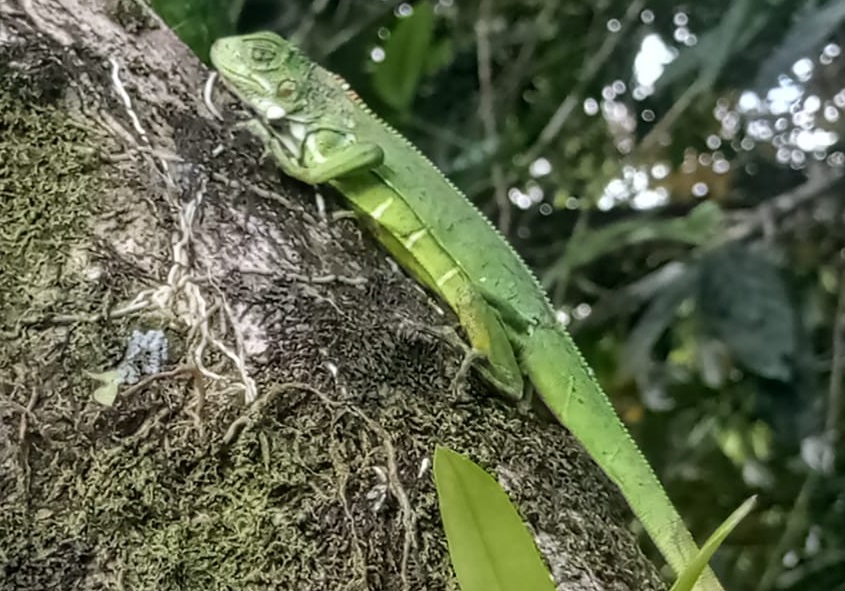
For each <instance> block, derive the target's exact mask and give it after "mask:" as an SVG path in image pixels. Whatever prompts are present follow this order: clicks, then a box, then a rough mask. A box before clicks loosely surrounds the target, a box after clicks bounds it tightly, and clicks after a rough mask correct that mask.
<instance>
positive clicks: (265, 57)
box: [249, 47, 275, 62]
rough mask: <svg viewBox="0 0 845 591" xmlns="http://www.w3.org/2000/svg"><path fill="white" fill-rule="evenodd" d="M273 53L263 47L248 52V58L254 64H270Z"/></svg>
mask: <svg viewBox="0 0 845 591" xmlns="http://www.w3.org/2000/svg"><path fill="white" fill-rule="evenodd" d="M274 55H275V53H274V52H273V51H272V50H270V49H266V48H264V47H253V48H252V49H251V50H250V52H249V57H250V58H252V60H253V61H256V62H270V61H273V57H274Z"/></svg>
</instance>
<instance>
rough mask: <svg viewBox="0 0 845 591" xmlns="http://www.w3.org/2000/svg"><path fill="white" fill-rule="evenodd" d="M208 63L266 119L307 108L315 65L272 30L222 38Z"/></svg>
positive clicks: (212, 47)
mask: <svg viewBox="0 0 845 591" xmlns="http://www.w3.org/2000/svg"><path fill="white" fill-rule="evenodd" d="M211 62H212V64H214V67H215V68H217V70H218V72H219V73H220V76H221V78H222V79H223V82H224V83H225V84H226V86H227V87H228V88H229V89H230V90H231V91H232V92H233V93H234V94H235V95H237V97H238V98H240V99H241V100H242V101H244V102H245V103H246V104H248V105H249V106H250V107H251V108H252V109H254V110H255V111H256V112H257V113H258V114H259V115H260V116H262V117H263V118H264V119H266V120H268V121H276V120H280V119H283V118H286V117H289V116H290V115H292V114H295V113H297V112H299V111H301V110H303V109H305V108H306V107H307V98H308V85H309V79H310V76H311V74H312V70H313V68H314V64H313V62H311V61H310V60H309V59H308V58H307V57H306V56H305V55H303V54H302V53H301V52H300V51H299V50H298V49H297V48H296V47H294V46H293V45H291V44H290V43H288V42H287V41H285V40H284V39H282V38H281V37H279V36H278V35H276V34H275V33H269V32H261V33H252V34H249V35H238V36H235V37H222V38H220V39H218V40H217V41H215V42H214V44H213V45H212V46H211Z"/></svg>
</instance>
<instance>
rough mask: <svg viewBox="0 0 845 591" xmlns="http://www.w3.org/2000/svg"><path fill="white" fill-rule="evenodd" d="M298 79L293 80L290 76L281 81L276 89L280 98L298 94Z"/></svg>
mask: <svg viewBox="0 0 845 591" xmlns="http://www.w3.org/2000/svg"><path fill="white" fill-rule="evenodd" d="M296 90H297V86H296V81H295V80H291V79H290V78H285V79H284V80H282V81H281V82H279V87H278V88H277V89H276V94H277V95H278V96H279V98H291V97H292V96H294V95H296Z"/></svg>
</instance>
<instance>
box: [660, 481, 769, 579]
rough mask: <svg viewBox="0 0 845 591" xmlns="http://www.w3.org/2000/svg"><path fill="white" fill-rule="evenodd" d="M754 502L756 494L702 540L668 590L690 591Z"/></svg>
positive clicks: (752, 506)
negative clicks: (702, 543) (701, 544)
mask: <svg viewBox="0 0 845 591" xmlns="http://www.w3.org/2000/svg"><path fill="white" fill-rule="evenodd" d="M756 502H757V496H756V495H755V496H753V497H751V498H749V499H747V500H746V501H745V502H744V503H743V504H742V505H740V506H739V508H737V509H736V511H734V512H733V513H731V514H730V516H729V517H728V518H727V519H726V520H725V521H724V523H722V525H720V526H719V527H718V528H716V531H714V532H713V534H712V535H711V536H710V537H709V538H707V541H706V542H704V545H703V546H702V547H701V550H700V551H699V553H698V554H697V555H696V556H695V558H693V559H692V562H690V563H689V564H688V565H687V567H686V568H685V569H684V572H682V573H681V574H680V576H679V577H678V580H677V581H675V584H674V585H672V589H670V591H690V590H691V589H692V588H693V585H695V582H696V581H697V580H698V577H700V576H701V572H702V571H703V570H704V568H705V567H706V566H707V563H708V562H710V558H711V557H712V556H713V553H714V552H716V550H717V549H718V548H719V546H721V545H722V542H724V541H725V538H727V537H728V535H730V533H731V532H732V531H733V530H734V528H735V527H736V526H737V525H739V522H740V521H742V520H743V519H744V518H745V516H746V515H748V514H749V513H750V512H751V510H752V509H753V508H754V504H755V503H756Z"/></svg>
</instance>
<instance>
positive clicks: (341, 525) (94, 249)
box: [0, 0, 663, 591]
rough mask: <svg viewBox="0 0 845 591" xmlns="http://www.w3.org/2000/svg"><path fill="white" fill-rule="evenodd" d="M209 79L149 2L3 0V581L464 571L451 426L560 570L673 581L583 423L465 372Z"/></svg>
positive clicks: (172, 586)
mask: <svg viewBox="0 0 845 591" xmlns="http://www.w3.org/2000/svg"><path fill="white" fill-rule="evenodd" d="M207 76H208V71H207V69H206V68H205V67H204V66H203V65H202V64H201V63H200V62H199V61H198V60H197V59H196V57H195V56H194V55H193V54H191V53H190V52H189V50H188V49H187V48H186V47H185V46H184V45H183V44H182V43H181V42H180V41H179V40H178V39H177V38H176V37H175V35H174V34H173V33H172V32H171V31H170V30H168V29H167V28H166V27H164V26H163V25H162V24H161V23H160V22H159V21H158V20H157V18H156V17H154V16H151V15H150V14H147V13H145V12H144V11H143V10H141V9H139V8H138V7H137V6H136V5H134V4H133V3H131V2H106V1H104V0H100V1H91V2H88V1H85V2H83V1H81V0H77V1H74V0H28V1H25V0H20V1H18V2H15V1H11V0H2V1H0V311H2V315H0V339H2V341H0V589H3V590H7V589H8V590H21V591H23V590H27V591H29V590H33V591H35V590H39V591H40V590H42V589H74V590H75V589H81V590H82V589H84V590H93V589H143V590H174V591H175V590H180V591H181V590H198V589H202V590H204V591H211V590H217V589H221V590H222V589H243V590H252V589H256V590H257V589H290V590H306V589H307V590H321V589H327V590H336V589H349V590H364V589H368V590H371V591H376V590H393V589H399V590H423V589H457V584H456V582H455V580H454V577H453V575H452V571H451V567H450V564H449V558H448V552H447V546H446V542H445V539H444V535H443V533H442V528H441V524H440V522H439V515H438V512H437V504H436V497H435V494H434V485H433V481H432V473H431V469H430V458H431V456H432V452H433V450H434V446H435V444H443V445H448V446H450V447H452V448H453V449H455V450H457V451H459V452H462V453H466V454H468V455H469V456H470V457H471V458H473V459H474V460H476V461H478V462H479V463H481V464H482V465H483V466H484V467H485V468H486V469H488V470H490V471H491V472H492V473H493V474H495V475H496V476H497V478H498V480H499V481H500V482H501V483H502V484H503V485H504V486H505V488H506V490H507V491H508V492H509V494H510V495H511V498H512V499H513V500H514V501H515V503H516V504H517V506H518V507H519V509H520V511H521V513H522V515H523V517H524V518H525V520H526V521H527V523H528V524H529V527H530V528H531V530H532V532H533V534H534V535H535V538H536V540H537V542H538V545H539V547H540V548H541V550H542V551H543V553H544V556H545V558H546V560H547V563H548V564H549V565H550V568H551V569H552V572H553V574H554V576H555V578H556V581H557V583H558V588H559V589H565V590H581V589H585V590H586V589H590V590H596V589H620V590H621V589H632V590H634V589H636V590H642V589H660V588H663V584H662V583H661V581H660V580H659V579H658V578H657V576H656V573H655V569H654V566H653V565H652V564H651V563H649V562H647V561H646V559H645V558H644V557H643V555H642V554H641V552H640V550H639V549H638V547H637V545H636V543H635V539H634V537H633V536H632V535H631V533H630V532H629V531H628V529H627V521H628V517H629V514H628V512H627V509H626V508H625V505H624V502H623V501H622V499H621V496H620V495H619V493H618V492H617V491H616V490H615V489H614V488H613V487H612V486H611V485H610V484H609V482H608V481H607V479H606V478H605V477H604V476H603V475H602V473H601V472H600V471H599V470H598V468H597V467H596V466H595V465H594V464H593V463H592V461H591V460H590V459H589V458H588V457H587V456H586V455H585V453H584V452H583V451H582V449H581V448H580V447H579V446H578V444H577V443H576V442H575V441H574V440H573V439H572V438H571V436H569V435H568V434H567V433H566V432H565V430H563V429H561V428H560V427H556V426H554V425H549V424H546V423H543V422H541V421H539V420H538V419H536V418H534V417H533V416H528V415H525V414H523V413H520V412H519V411H517V410H516V409H514V408H511V407H509V406H506V405H505V404H504V403H502V402H500V401H499V400H498V399H497V398H495V397H493V396H492V395H491V394H492V393H491V392H490V391H489V390H487V389H485V388H484V387H483V385H481V384H479V383H476V381H475V378H471V379H470V381H469V384H468V386H467V387H466V388H464V389H463V393H459V394H453V393H452V388H451V384H452V380H453V378H454V376H455V373H456V370H457V368H458V366H459V364H460V361H461V359H462V352H461V351H458V350H455V349H454V348H453V347H451V346H450V345H448V344H447V343H446V342H445V341H444V340H443V339H441V338H439V337H437V336H434V335H433V333H432V332H431V331H430V330H428V328H430V327H440V326H446V325H453V324H454V322H455V319H454V318H453V317H452V316H451V315H450V314H448V313H445V314H444V313H443V312H440V311H439V310H438V308H437V306H436V304H435V302H433V301H432V300H431V299H430V298H429V296H427V295H426V294H425V293H423V292H422V291H421V290H420V289H419V288H418V287H416V285H415V284H414V282H413V281H412V280H410V279H408V278H407V277H405V276H404V275H403V274H402V273H401V272H400V271H398V270H397V268H396V266H395V264H393V263H392V262H390V261H389V260H388V259H387V257H386V256H385V255H384V254H383V253H382V251H381V250H380V249H379V248H378V246H377V244H376V243H375V242H374V241H373V240H371V239H370V238H369V236H368V235H366V234H365V233H364V232H363V230H362V229H361V227H360V226H359V225H358V224H357V222H356V221H355V220H353V219H348V218H342V219H339V220H336V221H333V220H332V218H331V216H330V215H329V214H330V213H331V212H333V211H337V210H338V209H340V208H341V207H342V202H340V201H339V200H336V199H335V198H334V196H333V195H332V194H330V193H326V201H325V203H326V205H325V208H323V207H321V206H320V205H319V204H320V203H323V201H321V200H318V199H315V190H314V189H313V188H311V187H307V186H304V185H301V184H298V183H295V182H294V181H291V180H289V179H287V178H285V177H283V176H281V175H280V174H279V173H278V172H277V171H276V170H275V169H274V167H273V166H272V164H271V163H269V162H262V161H261V160H260V158H259V157H260V154H261V147H260V146H258V145H256V144H255V143H254V142H253V141H252V140H251V139H250V137H249V136H247V135H246V134H245V132H241V131H237V130H235V129H233V128H232V127H231V126H227V125H224V124H222V123H219V122H218V121H216V120H215V119H214V118H213V117H212V116H211V114H210V112H209V111H208V109H207V108H206V106H205V104H204V102H203V100H202V93H203V84H204V82H205V80H206V78H207ZM326 211H328V212H329V213H326ZM112 399H113V402H111V403H110V405H109V401H110V400H112Z"/></svg>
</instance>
